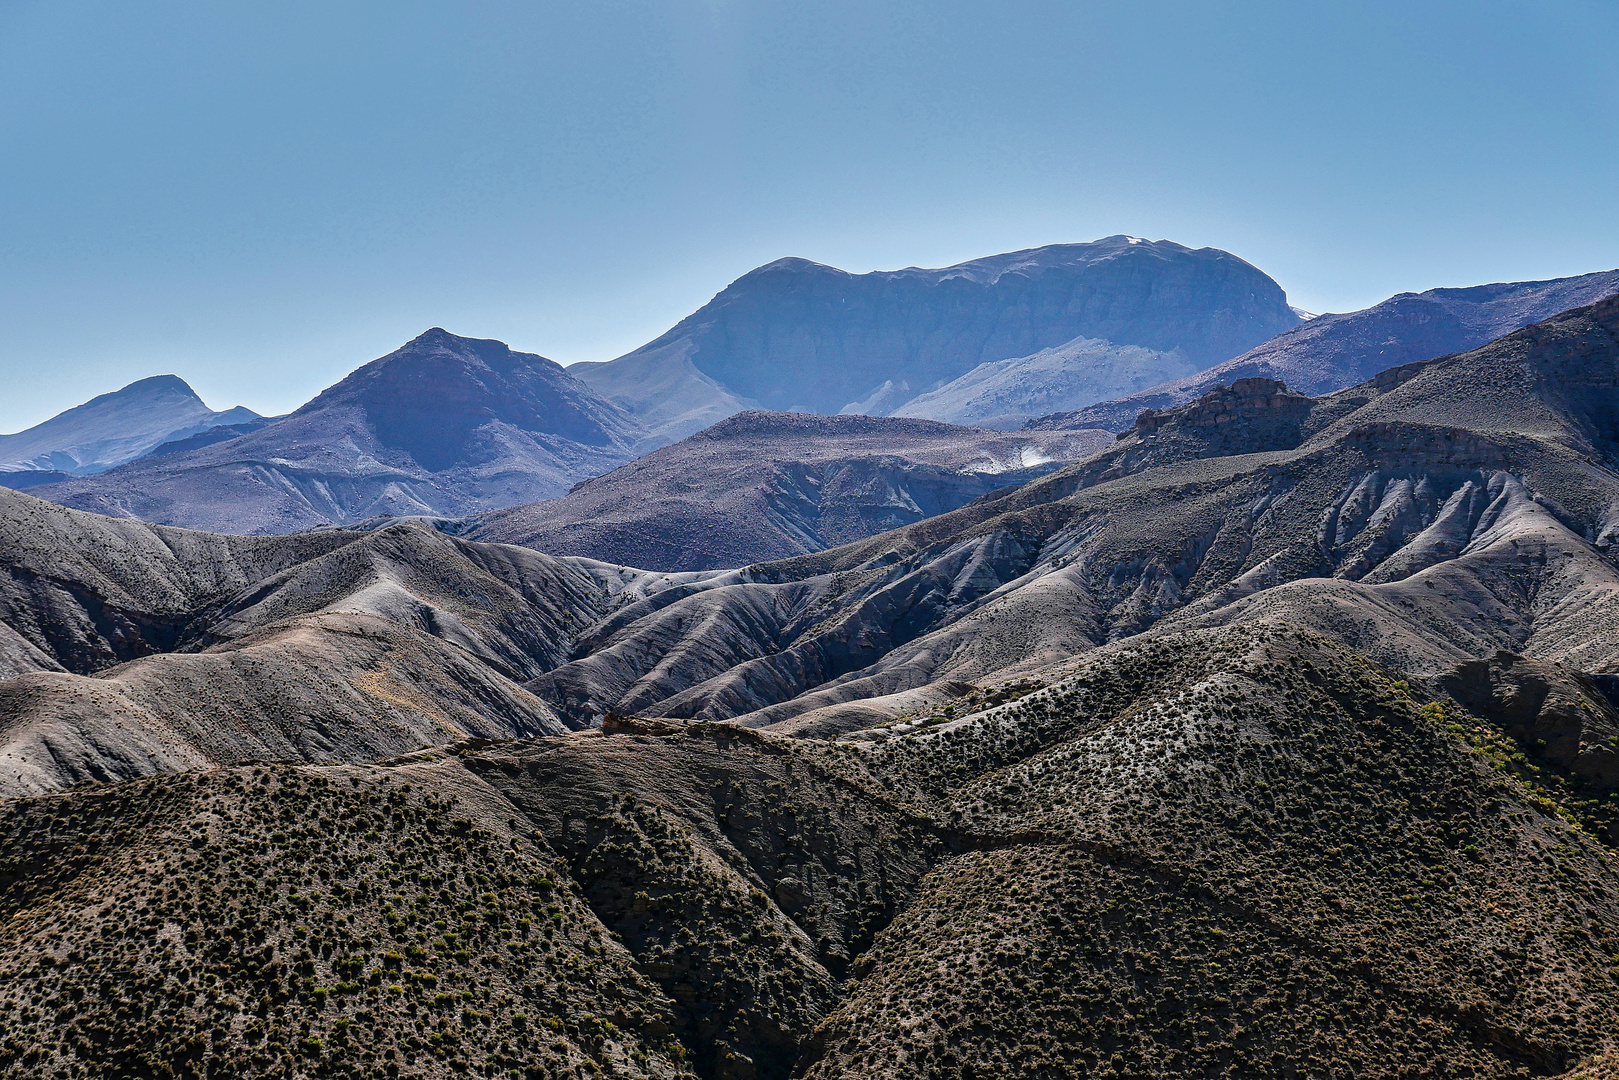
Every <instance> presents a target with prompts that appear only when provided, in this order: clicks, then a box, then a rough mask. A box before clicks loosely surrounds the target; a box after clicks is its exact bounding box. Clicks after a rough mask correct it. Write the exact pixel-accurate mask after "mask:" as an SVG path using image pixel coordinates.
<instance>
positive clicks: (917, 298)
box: [569, 236, 1300, 442]
mask: <svg viewBox="0 0 1619 1080" xmlns="http://www.w3.org/2000/svg"><path fill="white" fill-rule="evenodd" d="M1299 321H1300V319H1299V316H1298V315H1297V314H1296V313H1295V312H1294V311H1293V310H1292V308H1290V307H1289V306H1288V304H1287V298H1286V296H1285V295H1284V294H1283V292H1282V290H1281V288H1280V287H1279V286H1278V285H1277V284H1276V283H1275V282H1274V281H1272V280H1271V279H1270V278H1268V277H1266V276H1265V275H1264V274H1263V273H1261V272H1260V271H1259V270H1257V269H1255V268H1254V267H1252V266H1250V265H1249V264H1248V263H1246V262H1243V261H1242V260H1241V259H1239V258H1237V257H1236V256H1234V255H1231V254H1229V253H1227V252H1224V251H1219V250H1216V249H1213V248H1202V249H1197V250H1193V249H1191V248H1187V247H1183V246H1182V245H1180V244H1176V243H1173V242H1171V241H1167V240H1158V241H1148V240H1142V239H1141V238H1139V237H1128V236H1111V237H1107V238H1105V239H1102V240H1098V241H1095V242H1093V243H1089V244H1054V245H1050V246H1048V247H1041V248H1033V249H1030V250H1027V251H1017V252H1010V253H1007V254H1004V255H994V256H990V257H988V258H983V259H976V260H973V261H971V262H966V263H961V264H958V265H956V266H950V267H945V268H942V269H938V270H924V269H920V268H917V267H911V268H909V269H905V270H895V271H879V272H872V273H869V274H849V273H846V272H844V271H842V270H838V269H836V268H834V267H830V266H823V265H821V264H819V263H814V262H810V261H808V260H806V259H779V260H777V261H776V262H772V263H769V264H767V265H765V266H762V267H759V268H758V269H755V270H752V271H750V272H749V273H747V274H745V275H743V276H742V277H741V278H738V279H737V280H736V281H735V282H733V283H732V284H731V285H729V286H727V287H726V288H725V289H724V290H723V291H721V292H720V294H719V295H718V296H716V297H715V298H714V299H713V300H712V301H711V302H709V303H708V304H706V305H704V306H703V307H702V308H701V309H699V310H698V311H696V312H694V313H693V314H692V315H690V316H688V317H687V318H686V319H684V320H682V321H681V322H680V323H679V324H677V325H676V326H674V327H673V328H671V329H670V330H669V331H668V332H667V333H665V334H664V335H662V336H661V337H659V338H657V339H656V340H654V341H651V342H649V343H648V344H646V345H644V346H642V347H641V348H639V349H637V350H635V351H634V352H631V353H627V354H625V355H624V356H621V357H619V358H618V359H616V360H612V361H609V362H606V363H600V364H598V363H581V364H574V365H573V366H572V367H570V368H569V371H570V372H572V373H573V374H574V375H576V376H577V377H578V378H580V379H582V380H584V381H585V382H587V383H589V384H590V385H591V386H593V387H595V388H596V389H597V390H598V391H600V392H601V393H602V394H603V395H604V396H606V397H607V398H609V399H610V400H613V401H614V402H616V403H617V404H619V405H621V406H622V407H623V408H625V409H626V410H628V411H630V412H632V413H634V414H635V415H636V416H638V417H640V418H641V419H642V421H643V422H644V423H646V424H647V426H648V427H649V428H650V429H652V431H653V432H654V433H655V434H656V435H658V436H659V437H660V438H662V439H663V440H664V441H671V442H672V441H674V440H676V439H679V438H681V437H684V436H685V435H689V434H691V433H693V432H695V431H697V430H699V429H701V428H703V427H707V426H708V425H710V424H712V423H714V422H716V421H718V420H720V419H723V418H724V417H725V416H727V415H730V414H731V413H734V412H739V411H741V410H743V409H746V408H762V409H766V410H775V411H804V412H818V413H837V412H839V411H840V410H842V409H844V408H845V407H846V406H853V405H855V404H857V403H860V402H863V401H865V402H867V403H868V404H867V406H866V408H867V409H873V410H874V409H877V408H879V406H880V403H879V402H878V401H877V400H876V398H877V397H878V396H881V394H882V388H883V386H884V385H885V384H887V385H889V386H890V387H891V388H892V387H898V386H900V385H902V384H903V385H904V386H906V387H908V388H909V390H910V392H911V393H913V394H915V393H925V392H928V391H930V390H934V389H936V388H938V387H940V386H942V385H944V384H945V383H948V382H950V381H951V380H953V379H956V378H958V377H960V376H962V375H965V374H966V373H967V372H969V371H971V370H972V369H973V368H975V367H977V366H978V365H980V364H983V363H986V362H991V361H998V360H1003V359H1005V358H1006V357H1014V356H1015V357H1021V356H1027V355H1029V354H1031V353H1035V352H1038V351H1039V350H1042V349H1049V348H1053V347H1056V346H1060V345H1063V344H1064V343H1066V342H1071V341H1073V340H1074V339H1076V338H1079V337H1087V338H1099V339H1103V340H1106V341H1108V342H1111V343H1113V344H1115V345H1135V346H1139V347H1141V348H1142V349H1144V350H1147V351H1148V352H1151V353H1155V354H1164V355H1165V356H1168V354H1170V353H1172V352H1175V351H1176V350H1178V353H1176V357H1177V358H1176V359H1174V360H1173V361H1171V360H1167V359H1166V360H1164V361H1163V362H1162V363H1161V364H1158V363H1156V362H1154V363H1153V364H1150V365H1148V366H1156V367H1158V369H1159V371H1160V373H1161V374H1169V373H1171V372H1173V371H1176V370H1180V369H1181V368H1182V367H1183V366H1184V365H1185V364H1187V363H1190V364H1191V365H1192V366H1193V368H1194V369H1195V368H1198V367H1203V366H1207V365H1209V364H1211V363H1216V362H1218V361H1220V360H1223V359H1226V358H1227V357H1230V356H1234V355H1236V354H1237V353H1239V352H1242V351H1243V350H1244V349H1246V348H1249V347H1251V346H1253V345H1256V344H1258V343H1259V342H1261V341H1263V340H1265V339H1266V338H1269V337H1271V336H1273V335H1275V334H1277V333H1280V332H1282V331H1284V330H1287V329H1290V328H1292V327H1294V326H1296V325H1298V323H1299ZM1145 355H1146V354H1145V353H1143V354H1142V356H1145ZM1135 359H1136V361H1139V360H1140V359H1141V357H1136V358H1135ZM1133 362H1134V361H1133ZM1136 366H1137V367H1142V365H1141V364H1140V363H1137V364H1136ZM1145 370H1146V368H1144V367H1142V371H1145ZM1146 377H1148V376H1146V375H1145V374H1137V375H1134V376H1131V382H1132V384H1133V383H1134V382H1138V381H1140V379H1143V378H1146ZM894 393H895V392H894V391H892V389H891V390H890V395H889V397H888V398H885V399H884V400H892V396H893V394H894ZM895 403H896V404H897V403H898V402H895ZM862 411H864V410H862Z"/></svg>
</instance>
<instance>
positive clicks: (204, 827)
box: [0, 630, 1619, 1080]
mask: <svg viewBox="0 0 1619 1080" xmlns="http://www.w3.org/2000/svg"><path fill="white" fill-rule="evenodd" d="M1449 719H1450V718H1447V717H1445V716H1444V715H1443V714H1442V713H1439V712H1436V711H1435V710H1432V709H1430V710H1426V711H1425V710H1422V709H1419V708H1418V707H1417V706H1416V705H1415V704H1414V703H1412V702H1411V701H1410V700H1409V699H1407V698H1406V697H1405V696H1404V695H1403V694H1402V693H1401V692H1400V691H1399V689H1398V688H1397V687H1396V686H1394V685H1393V684H1390V683H1388V682H1387V681H1386V680H1384V679H1383V678H1382V677H1381V676H1379V675H1377V674H1376V673H1374V672H1373V671H1372V670H1371V669H1370V668H1369V667H1368V666H1367V665H1365V664H1364V662H1362V661H1360V660H1358V659H1357V658H1355V657H1353V656H1350V655H1349V654H1347V653H1345V652H1343V651H1342V650H1341V649H1339V648H1337V647H1335V646H1333V645H1330V644H1328V643H1326V642H1324V641H1321V640H1319V639H1316V638H1312V637H1310V636H1307V635H1306V636H1300V635H1297V634H1292V633H1277V632H1267V631H1252V630H1228V631H1220V632H1214V633H1207V632H1205V633H1197V634H1187V635H1178V636H1175V637H1173V638H1168V639H1163V640H1158V641H1152V642H1142V643H1137V644H1131V645H1130V646H1114V647H1110V648H1109V649H1106V650H1103V651H1102V652H1100V653H1098V654H1096V655H1095V656H1094V657H1092V658H1090V659H1089V660H1087V661H1086V662H1085V664H1084V665H1083V666H1082V668H1081V669H1080V670H1078V671H1076V672H1075V673H1074V674H1073V675H1072V676H1070V677H1069V678H1068V679H1067V680H1065V681H1063V682H1061V683H1059V684H1057V685H1055V686H1053V687H1051V688H1049V689H1048V690H1045V691H1041V692H1038V693H1035V694H1032V695H1029V696H1026V697H1024V698H1022V699H1021V700H1019V701H1018V702H1016V703H1014V704H1009V705H1005V706H1001V707H998V708H994V709H990V710H987V711H983V712H977V713H974V714H973V715H971V716H968V717H966V718H963V719H959V720H957V721H955V722H953V723H951V724H947V725H944V726H942V727H939V728H934V729H930V730H927V731H923V732H916V733H911V734H886V735H881V736H878V737H872V738H866V739H864V740H862V741H859V742H844V743H825V742H818V741H813V740H790V739H782V738H778V737H773V736H768V735H762V734H759V733H753V732H748V731H745V730H738V729H736V728H734V727H731V726H726V725H705V724H695V725H684V724H679V723H674V724H666V725H662V726H660V725H657V724H651V723H636V722H631V723H627V724H625V725H621V726H620V727H619V728H617V729H616V731H617V733H614V734H601V733H591V734H588V735H578V736H568V737H563V738H558V739H545V740H536V741H532V742H521V743H504V744H498V745H480V744H473V745H468V746H466V747H463V748H462V749H461V752H460V753H459V754H457V755H451V754H432V753H429V754H422V755H417V756H416V757H414V758H411V759H407V760H402V761H396V762H391V763H387V764H384V765H382V766H380V767H375V766H367V767H337V768H328V769H314V768H268V769H254V768H240V769H231V770H216V771H214V772H211V773H206V774H201V775H198V776H195V777H192V776H182V777H165V778H160V779H155V780H149V781H143V782H140V783H139V784H134V785H124V786H120V787H115V788H108V789H96V788H89V789H80V790H78V791H75V792H72V793H68V794H63V795H55V796H46V797H39V798H34V799H21V800H10V801H8V802H6V803H3V804H0V830H3V833H0V834H3V836H4V842H3V843H0V851H3V852H4V853H5V855H4V858H5V860H6V861H5V864H4V867H3V871H0V917H3V923H0V974H3V975H4V976H5V978H4V979H0V1016H4V1017H5V1020H4V1023H3V1030H4V1035H3V1039H4V1043H3V1045H0V1049H3V1050H4V1053H3V1054H0V1074H3V1075H15V1076H19V1077H21V1076H36V1075H42V1074H43V1075H49V1074H51V1073H52V1072H54V1071H55V1070H56V1069H57V1068H59V1067H61V1068H66V1069H67V1070H69V1072H70V1074H71V1073H72V1070H74V1069H79V1070H83V1071H87V1072H89V1073H92V1074H95V1075H102V1074H117V1073H119V1072H120V1071H122V1072H131V1073H134V1072H142V1071H144V1072H146V1073H147V1074H149V1075H159V1074H166V1073H165V1072H164V1070H169V1069H172V1070H173V1071H174V1072H175V1073H176V1074H179V1075H184V1074H185V1072H186V1071H187V1070H192V1069H194V1070H195V1071H196V1072H197V1073H198V1074H200V1075H221V1074H225V1073H228V1074H230V1075H233V1076H244V1077H247V1076H265V1075H284V1074H285V1073H286V1072H288V1071H293V1072H299V1071H303V1072H311V1073H314V1072H324V1073H327V1074H331V1075H350V1076H361V1077H370V1076H378V1077H380V1076H390V1077H391V1076H393V1075H395V1073H397V1074H398V1075H400V1076H404V1075H412V1076H423V1077H447V1076H451V1075H457V1074H461V1075H464V1074H465V1073H466V1072H468V1071H472V1072H474V1073H476V1072H478V1071H483V1072H485V1073H488V1072H495V1073H497V1074H498V1073H499V1072H501V1071H504V1070H516V1071H517V1073H518V1075H520V1076H523V1075H527V1076H577V1075H579V1074H580V1072H581V1071H582V1072H584V1073H586V1074H591V1073H593V1072H594V1073H599V1074H607V1075H615V1074H616V1075H620V1076H658V1077H672V1076H676V1075H681V1074H689V1075H695V1076H698V1077H702V1078H705V1080H710V1078H711V1080H741V1078H744V1077H750V1078H754V1080H785V1078H786V1077H787V1076H789V1075H802V1076H806V1077H816V1078H819V1077H848V1076H862V1077H874V1078H881V1080H887V1078H901V1077H905V1078H909V1077H927V1078H935V1077H937V1078H960V1077H967V1076H986V1075H994V1076H1008V1077H1046V1076H1053V1075H1069V1074H1072V1073H1074V1072H1084V1073H1087V1074H1089V1073H1092V1072H1096V1071H1099V1070H1100V1071H1108V1072H1113V1073H1118V1074H1123V1075H1131V1076H1142V1077H1157V1076H1185V1075H1218V1074H1221V1073H1223V1072H1226V1071H1230V1070H1235V1071H1237V1072H1240V1073H1241V1074H1242V1075H1245V1076H1254V1077H1297V1076H1301V1075H1318V1074H1337V1073H1342V1072H1349V1071H1353V1072H1354V1073H1355V1074H1356V1075H1361V1076H1366V1077H1373V1078H1381V1077H1389V1078H1392V1077H1397V1076H1405V1075H1410V1073H1411V1072H1412V1071H1413V1070H1418V1071H1426V1072H1438V1071H1440V1070H1441V1069H1444V1070H1446V1071H1450V1072H1457V1073H1462V1072H1465V1073H1467V1074H1470V1075H1474V1076H1480V1077H1502V1078H1505V1077H1512V1076H1525V1075H1528V1076H1548V1075H1552V1074H1556V1073H1559V1072H1561V1071H1563V1070H1564V1069H1566V1068H1567V1067H1569V1066H1570V1065H1572V1064H1573V1063H1575V1062H1576V1061H1578V1060H1580V1059H1582V1058H1585V1057H1586V1056H1588V1055H1591V1054H1593V1053H1597V1052H1600V1051H1602V1050H1603V1049H1604V1048H1605V1047H1607V1045H1608V1044H1609V1040H1610V1039H1611V1033H1612V1030H1613V1025H1614V1022H1615V1020H1616V1019H1619V1017H1616V1016H1615V1015H1614V1007H1615V1006H1614V1002H1615V1001H1616V1000H1619V994H1616V987H1615V984H1614V981H1613V980H1614V975H1613V972H1612V970H1611V966H1612V954H1613V953H1614V952H1615V950H1616V947H1619V940H1616V939H1619V877H1616V873H1615V867H1614V863H1613V861H1612V856H1611V855H1610V854H1609V853H1608V852H1606V851H1604V850H1603V849H1602V848H1601V847H1600V846H1598V845H1596V844H1594V843H1593V842H1592V841H1591V840H1590V839H1589V838H1588V837H1586V836H1583V835H1582V834H1581V833H1580V832H1579V831H1578V830H1577V829H1575V828H1573V827H1571V826H1570V825H1568V824H1567V823H1566V822H1564V821H1563V820H1562V819H1561V818H1559V817H1558V816H1556V815H1555V814H1554V813H1549V812H1548V811H1547V809H1546V808H1549V806H1550V804H1548V803H1545V802H1544V801H1542V800H1540V799H1539V798H1538V797H1537V796H1535V795H1533V794H1532V793H1530V792H1527V791H1525V790H1524V789H1523V788H1522V787H1521V786H1520V785H1519V784H1518V783H1517V782H1516V781H1514V780H1513V779H1511V778H1510V777H1508V776H1506V775H1505V774H1503V773H1500V772H1498V771H1496V770H1495V769H1494V768H1493V767H1492V766H1491V764H1490V761H1489V758H1488V757H1487V756H1486V755H1485V754H1482V753H1478V752H1475V751H1474V750H1472V749H1470V748H1469V747H1468V746H1467V745H1466V744H1465V743H1464V742H1463V741H1462V739H1461V738H1459V737H1458V736H1457V735H1456V734H1453V733H1452V732H1451V731H1450V730H1448V729H1447V726H1446V724H1447V722H1448V721H1449ZM1454 726H1455V727H1457V728H1460V729H1462V730H1464V731H1465V730H1468V728H1467V725H1465V724H1456V725H1454ZM941 973H948V975H947V977H943V976H942V974H941ZM688 1071H689V1072H688Z"/></svg>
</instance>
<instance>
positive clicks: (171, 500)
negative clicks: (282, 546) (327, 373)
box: [32, 328, 645, 533]
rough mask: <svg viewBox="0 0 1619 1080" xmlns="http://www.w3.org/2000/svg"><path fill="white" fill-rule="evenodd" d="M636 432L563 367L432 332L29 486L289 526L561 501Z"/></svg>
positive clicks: (618, 457)
mask: <svg viewBox="0 0 1619 1080" xmlns="http://www.w3.org/2000/svg"><path fill="white" fill-rule="evenodd" d="M215 426H216V425H214V424H209V425H203V427H204V428H210V429H211V428H213V427H215ZM223 426H227V427H228V425H223ZM644 435H645V432H644V431H643V429H642V428H641V426H640V424H639V423H637V422H636V421H635V420H634V419H633V418H632V417H630V416H628V415H627V414H625V413H624V412H622V411H621V410H619V409H618V408H617V407H616V406H614V405H612V404H610V403H609V402H607V401H605V400H603V399H602V398H601V397H599V396H598V395H597V394H595V393H594V392H593V391H592V390H591V389H590V388H589V387H587V386H585V385H584V384H583V383H580V382H579V381H578V380H577V379H575V378H573V377H572V376H570V375H569V374H567V372H565V371H564V370H563V368H562V367H561V365H559V364H556V363H553V362H552V361H550V360H547V359H545V358H544V357H541V356H534V355H531V354H528V353H518V352H513V351H512V350H511V349H509V348H507V347H506V346H505V345H504V344H502V343H501V342H498V341H485V340H480V339H475V338H463V337H457V336H456V335H454V334H450V333H446V332H445V331H443V330H440V329H436V328H435V329H433V330H429V331H428V332H427V333H425V334H422V335H421V336H420V337H418V338H416V339H414V340H413V341H411V342H409V343H408V344H406V345H405V346H403V347H402V348H400V349H398V350H396V351H394V352H392V353H389V354H388V355H387V356H384V357H382V358H380V359H378V360H374V361H372V362H371V363H369V364H367V365H365V366H364V367H362V368H360V369H359V370H358V371H356V372H354V373H353V374H351V375H350V376H348V377H347V378H345V379H344V380H343V381H341V382H339V383H337V384H336V385H335V386H332V387H330V388H328V389H327V390H325V391H324V392H323V393H321V395H320V396H319V397H317V398H315V400H313V401H311V402H309V403H308V404H307V405H304V406H303V407H302V408H300V409H298V410H297V411H295V412H293V413H291V414H289V415H288V416H286V417H284V418H282V419H280V420H278V421H276V422H275V423H272V424H269V425H267V426H264V427H260V428H257V429H256V430H248V431H245V432H242V433H239V434H238V433H233V432H230V431H228V430H227V431H213V430H207V431H200V432H199V436H200V437H199V438H197V439H196V440H194V441H192V442H191V443H190V445H182V446H171V447H165V448H163V449H164V450H165V451H166V452H164V453H161V454H156V455H152V456H149V457H147V458H145V459H142V460H140V461H136V462H132V463H131V464H128V465H125V466H123V467H121V468H119V469H115V470H113V471H112V472H108V473H104V474H102V475H100V476H96V477H86V478H82V479H73V480H68V481H63V482H60V483H56V484H52V485H47V486H44V487H39V488H34V489H32V490H33V491H34V492H35V494H38V495H41V496H43V497H45V498H48V499H51V500H53V501H55V502H60V503H63V504H64V505H67V506H73V507H77V508H80V509H85V510H92V511H94V512H96V513H101V514H108V515H111V516H114V517H130V518H138V519H140V520H142V521H152V522H158V523H161V524H167V525H182V526H187V527H191V528H203V529H213V530H217V531H220V532H233V533H275V532H292V531H294V530H298V529H308V528H312V527H315V526H320V525H331V524H344V523H352V522H356V521H362V520H365V519H366V518H370V517H375V516H376V515H378V514H395V515H403V514H437V515H460V514H466V513H474V512H477V511H479V510H487V509H492V508H495V507H500V506H511V505H515V504H518V503H525V502H532V501H533V500H535V499H542V498H549V497H551V496H554V495H561V494H563V493H565V492H566V491H567V490H568V488H570V487H571V486H572V485H573V484H575V483H577V482H578V481H579V480H582V479H584V478H585V477H588V476H594V475H596V474H597V473H601V472H606V471H608V470H609V469H612V468H613V467H614V466H617V465H620V464H622V463H623V462H625V461H628V460H629V459H630V458H631V457H632V456H634V447H635V446H636V444H637V442H638V441H639V440H640V439H642V438H643V437H644Z"/></svg>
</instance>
